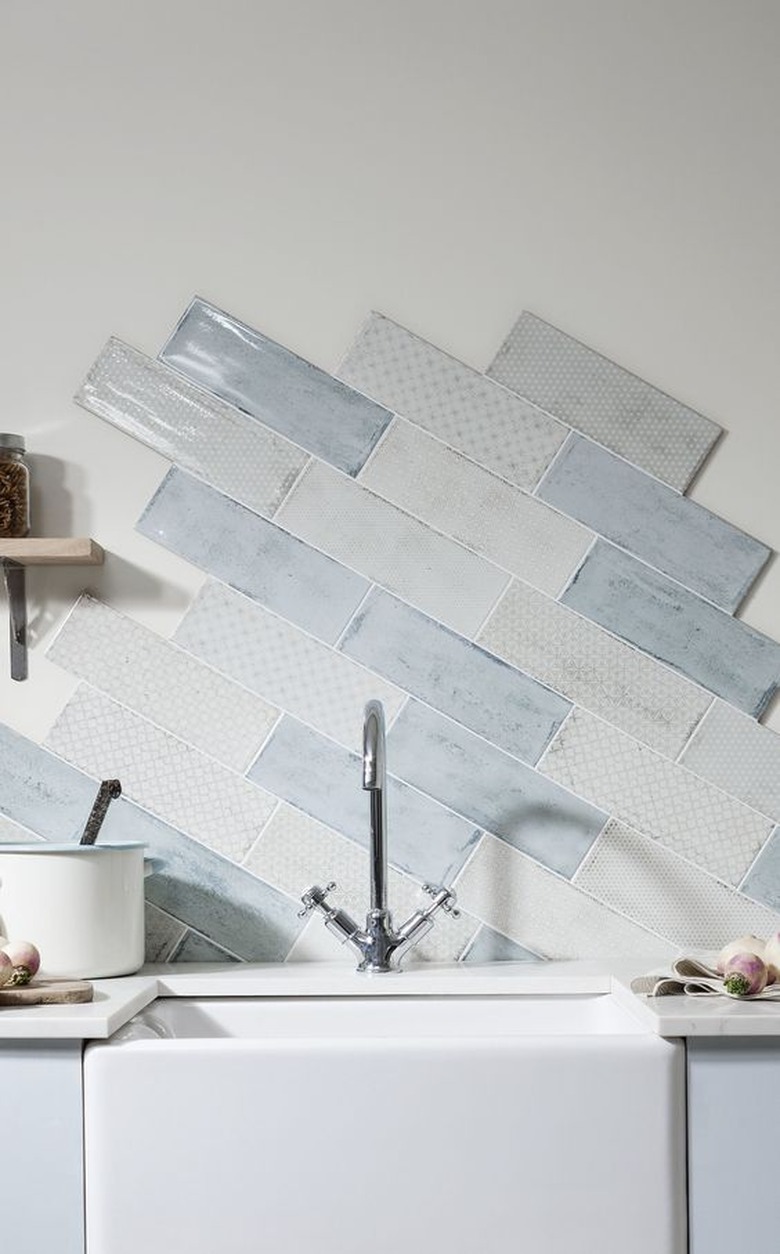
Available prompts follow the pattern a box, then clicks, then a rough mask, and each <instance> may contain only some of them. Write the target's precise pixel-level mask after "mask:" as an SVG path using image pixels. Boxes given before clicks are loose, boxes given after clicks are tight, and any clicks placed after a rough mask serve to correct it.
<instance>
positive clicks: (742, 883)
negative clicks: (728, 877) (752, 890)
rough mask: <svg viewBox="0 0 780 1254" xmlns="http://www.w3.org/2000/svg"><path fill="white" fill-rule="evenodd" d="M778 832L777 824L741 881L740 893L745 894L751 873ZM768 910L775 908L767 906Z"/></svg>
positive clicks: (778, 825)
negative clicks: (745, 886) (745, 887)
mask: <svg viewBox="0 0 780 1254" xmlns="http://www.w3.org/2000/svg"><path fill="white" fill-rule="evenodd" d="M778 831H780V824H777V823H776V824H775V826H774V827H773V828H772V830H771V832H770V833H769V835H768V836H767V838H766V840H765V841H764V842H763V844H762V845H761V848H760V849H759V850H758V852H757V853H756V856H755V858H754V859H753V861H752V862H751V863H750V866H749V867H748V868H747V870H746V871H745V874H744V875H743V876H742V879H741V880H740V881H739V892H744V885H745V883H746V882H747V880H748V879H749V878H750V874H751V872H752V871H753V869H754V868H755V865H756V863H757V862H758V860H759V858H760V857H761V855H762V854H763V853H764V852H765V850H766V848H767V846H768V845H769V843H770V841H771V840H772V838H773V837H774V836H775V834H776V833H777V832H778ZM745 895H746V896H750V894H749V893H746V894H745ZM750 899H751V901H753V900H755V898H753V897H751V898H750ZM766 909H767V910H771V909H773V907H771V906H766ZM774 913H775V914H777V913H780V911H779V910H778V909H775V910H774Z"/></svg>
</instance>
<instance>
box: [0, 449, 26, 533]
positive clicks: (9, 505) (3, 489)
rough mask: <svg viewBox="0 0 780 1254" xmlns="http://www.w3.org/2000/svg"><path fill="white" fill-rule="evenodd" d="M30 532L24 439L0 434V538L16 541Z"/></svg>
mask: <svg viewBox="0 0 780 1254" xmlns="http://www.w3.org/2000/svg"><path fill="white" fill-rule="evenodd" d="M29 530H30V471H29V469H28V467H27V463H26V462H25V460H24V439H23V438H22V436H20V435H8V434H5V435H3V434H0V537H2V538H4V539H16V538H18V537H20V536H26V535H27V532H28V531H29Z"/></svg>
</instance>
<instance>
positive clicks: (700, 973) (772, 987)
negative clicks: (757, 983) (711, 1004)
mask: <svg viewBox="0 0 780 1254" xmlns="http://www.w3.org/2000/svg"><path fill="white" fill-rule="evenodd" d="M631 991H632V992H633V993H639V994H641V995H643V996H645V997H670V996H676V997H679V996H680V995H681V994H683V993H684V994H685V995H686V996H688V997H732V998H733V999H734V1000H735V1001H780V982H778V983H777V984H769V985H767V987H766V988H765V989H764V991H763V993H747V994H743V995H742V996H740V995H738V994H737V993H729V992H727V990H726V989H725V988H724V987H723V976H722V975H721V974H720V973H719V972H718V971H716V970H715V968H714V967H711V966H708V965H707V963H706V962H702V960H701V959H700V958H690V957H683V958H676V959H675V960H674V962H673V963H672V965H671V971H670V973H669V974H667V975H638V976H637V977H636V979H633V980H632V981H631Z"/></svg>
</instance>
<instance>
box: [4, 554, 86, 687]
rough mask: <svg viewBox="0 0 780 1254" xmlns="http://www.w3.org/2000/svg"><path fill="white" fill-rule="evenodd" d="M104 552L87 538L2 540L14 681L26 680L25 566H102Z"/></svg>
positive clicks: (12, 676)
mask: <svg viewBox="0 0 780 1254" xmlns="http://www.w3.org/2000/svg"><path fill="white" fill-rule="evenodd" d="M103 557H104V554H103V550H102V549H101V547H100V545H99V544H95V541H94V540H90V539H89V538H86V537H67V538H66V539H62V540H54V539H51V540H50V539H48V538H46V539H37V538H34V537H30V536H25V538H24V539H22V540H5V539H2V538H0V568H1V569H2V573H3V578H4V580H5V586H6V589H7V590H8V609H9V615H10V627H11V678H12V679H26V678H27V592H26V587H25V567H26V566H102V564H103Z"/></svg>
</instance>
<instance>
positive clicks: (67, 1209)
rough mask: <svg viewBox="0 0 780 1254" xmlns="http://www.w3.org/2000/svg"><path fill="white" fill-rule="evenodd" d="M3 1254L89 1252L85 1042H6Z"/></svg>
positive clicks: (0, 1132) (0, 1062) (1, 1065)
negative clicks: (83, 1098)
mask: <svg viewBox="0 0 780 1254" xmlns="http://www.w3.org/2000/svg"><path fill="white" fill-rule="evenodd" d="M0 1077H2V1096H3V1108H2V1119H0V1137H1V1138H2V1141H1V1142H0V1144H1V1145H2V1160H3V1167H2V1181H3V1215H2V1227H1V1234H2V1235H0V1248H2V1250H3V1251H4V1254H54V1252H55V1251H56V1254H84V1217H83V1210H84V1200H83V1199H84V1172H83V1165H82V1159H83V1148H82V1146H83V1136H82V1113H81V1109H82V1103H81V1041H50V1042H47V1043H41V1042H39V1041H0Z"/></svg>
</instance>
